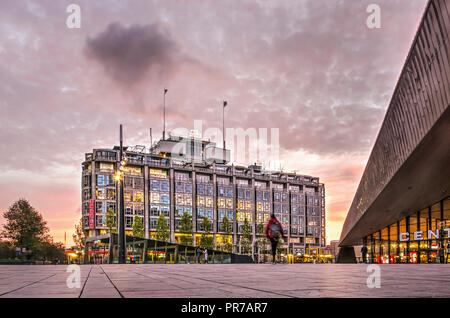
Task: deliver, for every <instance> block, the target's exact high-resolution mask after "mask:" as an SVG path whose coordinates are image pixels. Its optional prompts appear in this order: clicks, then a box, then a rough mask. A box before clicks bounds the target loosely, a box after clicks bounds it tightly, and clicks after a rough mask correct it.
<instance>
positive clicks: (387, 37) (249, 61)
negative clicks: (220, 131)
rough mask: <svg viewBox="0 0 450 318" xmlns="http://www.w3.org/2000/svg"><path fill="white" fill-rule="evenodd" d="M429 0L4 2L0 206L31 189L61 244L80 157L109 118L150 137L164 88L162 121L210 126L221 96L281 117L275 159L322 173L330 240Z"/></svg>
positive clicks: (104, 143)
mask: <svg viewBox="0 0 450 318" xmlns="http://www.w3.org/2000/svg"><path fill="white" fill-rule="evenodd" d="M426 2H427V1H426V0H384V1H381V0H370V1H362V0H361V1H359V0H358V1H357V0H340V1H338V0H293V1H288V0H283V1H279V0H278V1H255V0H252V1H242V0H239V1H238V0H222V1H214V0H208V1H206V0H196V1H195V0H190V1H187V0H184V1H182V0H179V1H175V0H161V1H144V0H141V1H137V0H133V1H119V0H115V1H92V0H91V1H87V0H86V1H82V0H71V1H54V0H42V1H16V0H2V1H1V2H0V162H1V167H2V169H1V170H0V212H2V213H3V212H4V211H5V210H6V209H8V208H9V206H10V205H12V203H13V202H14V201H16V200H18V199H19V198H26V199H28V200H29V201H30V203H31V205H33V206H34V207H35V208H36V209H37V210H38V211H39V212H41V213H42V214H43V216H44V218H45V220H46V221H47V222H48V225H49V227H50V230H51V234H52V235H53V237H54V239H55V240H56V241H61V242H64V232H66V233H67V244H68V245H71V244H72V233H73V231H74V225H75V224H76V223H77V221H78V220H79V218H80V205H81V194H80V183H81V162H82V161H83V160H84V154H85V153H87V152H90V151H92V149H93V148H99V147H112V146H114V145H116V144H117V143H118V127H119V124H120V123H122V124H123V125H124V131H125V144H126V145H135V144H140V145H148V144H149V128H150V127H152V129H153V136H154V137H153V138H154V140H155V139H156V138H159V137H160V136H161V131H162V108H161V103H162V92H163V89H164V87H167V88H168V89H169V91H168V93H167V95H166V96H167V104H166V105H167V109H166V127H167V130H171V129H173V128H175V127H187V128H188V129H192V128H193V121H194V120H195V119H198V120H202V121H203V123H204V125H203V126H204V127H203V128H204V129H206V128H208V127H221V125H222V109H221V108H220V106H221V102H222V101H223V100H227V101H228V106H227V108H226V126H227V127H234V128H238V127H242V128H244V129H246V128H248V127H253V128H268V129H270V128H279V133H280V159H281V161H282V166H283V169H284V170H286V171H294V170H295V171H297V173H300V174H307V175H312V176H317V177H319V178H320V181H321V182H323V183H325V191H326V215H327V241H330V240H334V239H339V235H340V231H341V228H342V225H343V222H344V219H345V216H346V214H347V211H348V209H349V207H350V204H351V201H352V199H353V196H354V193H355V191H356V188H357V185H358V182H359V180H360V178H361V175H362V172H363V169H364V167H365V165H366V162H367V158H368V156H369V153H370V150H371V149H372V146H373V143H374V142H375V139H376V136H377V133H378V130H379V128H380V125H381V122H382V120H383V117H384V114H385V111H386V109H387V107H388V105H389V101H390V98H391V95H392V93H393V91H394V87H395V84H396V82H397V79H398V76H399V74H400V71H401V68H402V66H403V63H404V61H405V59H406V56H407V53H408V50H409V48H410V46H411V42H412V40H413V37H414V35H415V32H416V29H417V27H418V25H419V22H420V18H421V16H422V13H423V10H424V8H425V5H426ZM71 3H76V4H78V5H79V6H80V7H81V28H79V29H69V28H68V27H67V26H66V19H67V17H68V16H69V13H67V12H66V8H67V6H68V5H69V4H71ZM371 3H376V4H378V5H379V6H380V8H381V28H380V29H369V28H368V27H367V25H366V19H367V17H368V16H369V13H367V12H366V8H367V6H368V5H369V4H371ZM3 222H4V220H3V219H2V218H1V217H0V223H3Z"/></svg>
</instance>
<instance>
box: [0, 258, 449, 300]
mask: <svg viewBox="0 0 450 318" xmlns="http://www.w3.org/2000/svg"><path fill="white" fill-rule="evenodd" d="M367 267H368V265H363V264H292V265H288V264H277V265H271V264H167V265H164V264H143V265H81V266H80V269H81V276H80V282H81V284H80V288H68V287H67V283H66V281H67V278H68V277H69V275H70V274H71V273H67V272H66V270H67V266H63V265H45V266H43V265H32V266H25V265H18V266H13V265H3V266H0V297H2V298H5V297H9V298H11V297H14V298H21V297H24V298H29V297H55V298H61V297H64V298H65V297H73V298H78V297H81V298H85V297H96V298H110V297H126V298H128V297H135V298H146V297H152V298H153V297H155V298H157V297H164V298H178V297H182V298H190V297H192V298H247V297H251V298H260V297H261V298H275V297H277V298H278V297H282V298H309V297H333V298H334V297H346V298H347V297H357V298H361V297H364V298H365V297H370V298H373V297H389V298H391V297H450V265H446V264H421V265H413V264H410V265H406V264H391V265H379V267H380V269H381V281H380V283H381V286H380V288H368V287H367V283H366V282H367V278H368V277H369V275H371V274H372V272H370V273H368V272H367Z"/></svg>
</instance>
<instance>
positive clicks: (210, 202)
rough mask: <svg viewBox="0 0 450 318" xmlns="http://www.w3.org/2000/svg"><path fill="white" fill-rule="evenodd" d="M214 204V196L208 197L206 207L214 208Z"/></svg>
mask: <svg viewBox="0 0 450 318" xmlns="http://www.w3.org/2000/svg"><path fill="white" fill-rule="evenodd" d="M212 206H213V198H212V197H206V207H207V208H212Z"/></svg>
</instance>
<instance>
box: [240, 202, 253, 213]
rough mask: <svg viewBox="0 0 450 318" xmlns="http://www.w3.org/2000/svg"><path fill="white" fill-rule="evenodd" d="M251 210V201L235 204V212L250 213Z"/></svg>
mask: <svg viewBox="0 0 450 318" xmlns="http://www.w3.org/2000/svg"><path fill="white" fill-rule="evenodd" d="M252 209H253V204H252V201H249V200H238V202H237V210H238V211H244V210H247V211H251V210H252Z"/></svg>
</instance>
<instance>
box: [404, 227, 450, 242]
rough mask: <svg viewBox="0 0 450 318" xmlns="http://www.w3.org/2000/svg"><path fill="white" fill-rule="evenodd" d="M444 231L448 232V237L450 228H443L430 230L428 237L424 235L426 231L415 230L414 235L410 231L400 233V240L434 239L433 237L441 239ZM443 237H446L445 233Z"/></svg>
mask: <svg viewBox="0 0 450 318" xmlns="http://www.w3.org/2000/svg"><path fill="white" fill-rule="evenodd" d="M442 232H447V237H449V236H450V229H443V230H442V231H439V230H436V231H435V232H434V231H432V230H429V231H428V236H427V238H425V237H424V231H417V232H414V233H413V235H412V237H411V236H410V234H409V233H408V232H405V233H400V235H399V237H398V238H399V240H400V241H401V242H407V241H411V240H413V241H421V240H425V239H428V240H432V239H439V238H440V237H441V234H443V233H442ZM442 237H444V235H442Z"/></svg>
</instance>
